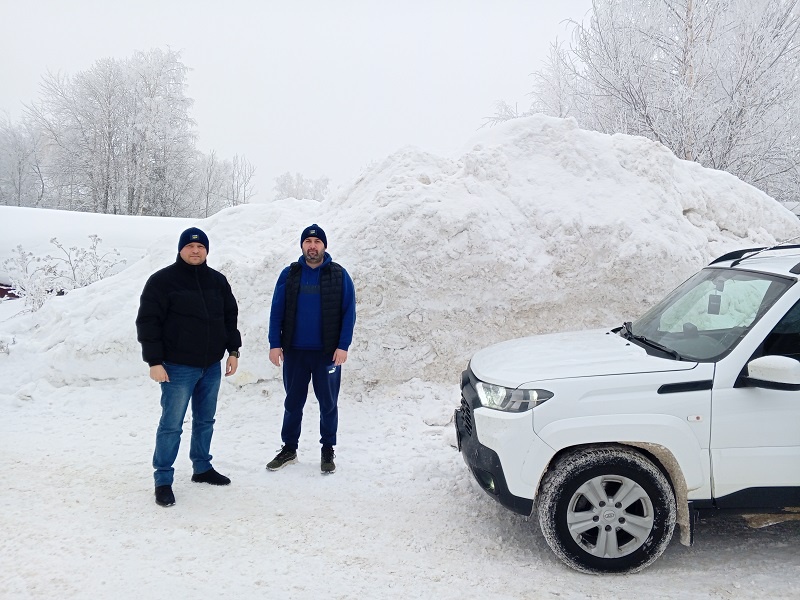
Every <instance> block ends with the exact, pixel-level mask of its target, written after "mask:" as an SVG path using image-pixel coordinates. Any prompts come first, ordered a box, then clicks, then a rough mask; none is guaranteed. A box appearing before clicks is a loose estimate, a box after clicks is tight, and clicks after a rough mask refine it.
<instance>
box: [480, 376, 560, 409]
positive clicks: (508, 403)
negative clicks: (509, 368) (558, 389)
mask: <svg viewBox="0 0 800 600" xmlns="http://www.w3.org/2000/svg"><path fill="white" fill-rule="evenodd" d="M475 391H476V392H478V399H479V400H480V401H481V406H485V407H486V408H493V409H495V410H505V411H508V412H525V411H526V410H531V409H532V408H534V407H536V406H539V405H540V404H541V403H542V402H544V401H546V400H549V399H550V398H552V397H553V392H549V391H547V390H523V389H516V390H514V389H508V388H505V387H503V386H501V385H492V384H491V383H484V382H483V381H479V382H477V383H476V384H475Z"/></svg>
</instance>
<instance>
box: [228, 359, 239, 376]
mask: <svg viewBox="0 0 800 600" xmlns="http://www.w3.org/2000/svg"><path fill="white" fill-rule="evenodd" d="M238 368H239V359H238V358H236V357H235V356H229V357H228V360H226V361H225V377H228V376H229V375H233V374H234V373H236V369H238Z"/></svg>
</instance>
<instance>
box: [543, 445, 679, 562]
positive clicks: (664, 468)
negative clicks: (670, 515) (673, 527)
mask: <svg viewBox="0 0 800 600" xmlns="http://www.w3.org/2000/svg"><path fill="white" fill-rule="evenodd" d="M615 447H617V448H621V447H627V448H635V449H636V450H637V451H638V452H640V453H641V454H642V455H643V456H645V457H646V458H647V459H648V460H649V461H650V462H652V463H653V464H654V465H655V466H656V467H657V468H658V469H659V470H660V471H661V472H662V473H663V474H664V476H665V477H666V478H667V481H669V484H670V486H671V487H672V492H673V494H674V495H675V503H676V509H677V518H676V523H677V525H678V526H679V527H680V542H681V544H682V545H684V546H690V545H691V514H690V513H689V496H688V494H689V492H688V487H687V485H686V478H685V477H684V474H683V470H682V469H681V466H680V463H679V462H678V460H677V459H676V458H675V455H674V454H673V453H672V452H671V451H670V450H669V448H667V447H665V446H662V445H660V444H654V443H652V442H629V441H607V442H592V443H587V444H576V445H574V446H566V447H564V448H561V449H560V450H558V451H557V452H556V453H555V454H554V455H553V456H552V457H551V458H550V462H549V463H548V465H547V469H550V468H552V465H554V464H556V463H558V461H559V460H561V459H562V458H563V457H564V456H566V455H567V454H572V453H577V452H581V451H583V450H588V449H597V448H615ZM543 482H544V477H542V478H541V479H540V480H539V485H538V487H537V494H536V498H537V501H538V498H539V492H540V491H541V486H542V484H543ZM535 511H536V508H534V512H535Z"/></svg>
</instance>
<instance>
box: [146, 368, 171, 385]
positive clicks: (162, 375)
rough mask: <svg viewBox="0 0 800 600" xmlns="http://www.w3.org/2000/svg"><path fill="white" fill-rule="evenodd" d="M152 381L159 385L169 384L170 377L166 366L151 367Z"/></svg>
mask: <svg viewBox="0 0 800 600" xmlns="http://www.w3.org/2000/svg"><path fill="white" fill-rule="evenodd" d="M150 379H152V380H153V381H155V382H157V383H164V382H166V383H169V375H167V371H166V369H164V365H153V366H152V367H150Z"/></svg>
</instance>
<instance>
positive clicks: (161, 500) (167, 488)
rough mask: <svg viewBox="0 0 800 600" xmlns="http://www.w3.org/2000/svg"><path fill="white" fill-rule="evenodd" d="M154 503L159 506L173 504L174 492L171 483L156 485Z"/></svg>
mask: <svg viewBox="0 0 800 600" xmlns="http://www.w3.org/2000/svg"><path fill="white" fill-rule="evenodd" d="M156 504H158V505H159V506H172V505H173V504H175V494H173V493H172V486H171V485H158V486H156Z"/></svg>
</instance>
